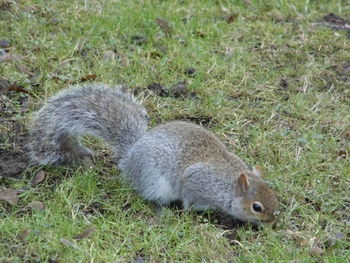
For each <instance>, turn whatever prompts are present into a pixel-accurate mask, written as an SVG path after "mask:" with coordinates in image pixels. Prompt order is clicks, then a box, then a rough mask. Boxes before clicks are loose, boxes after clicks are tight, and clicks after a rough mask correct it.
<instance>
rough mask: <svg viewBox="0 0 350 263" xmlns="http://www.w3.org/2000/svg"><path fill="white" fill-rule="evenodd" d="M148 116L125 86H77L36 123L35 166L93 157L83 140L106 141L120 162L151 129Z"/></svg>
mask: <svg viewBox="0 0 350 263" xmlns="http://www.w3.org/2000/svg"><path fill="white" fill-rule="evenodd" d="M147 124H148V115H147V113H146V111H145V109H144V108H143V107H142V106H141V104H139V103H138V102H137V101H136V100H135V99H134V98H133V96H132V95H130V94H128V93H126V92H124V91H122V88H121V87H118V86H117V87H111V86H108V85H104V84H99V83H96V84H89V85H82V86H73V87H71V88H70V89H65V90H63V91H61V92H59V93H57V94H56V95H55V96H53V97H52V98H50V99H49V100H48V103H47V104H46V105H45V106H44V107H42V108H41V109H40V110H39V111H38V112H37V113H36V115H35V117H34V120H33V122H32V134H31V142H30V144H29V148H30V157H31V160H32V162H33V163H34V164H67V163H74V162H76V161H81V160H84V159H85V158H90V157H91V152H90V150H89V149H87V148H86V147H84V146H83V145H81V143H80V137H81V136H84V135H93V136H96V137H100V138H102V139H104V140H105V141H106V142H107V143H108V144H109V145H111V147H112V150H113V152H114V154H115V158H117V159H119V158H120V157H121V156H122V155H123V154H125V153H126V151H127V150H128V148H130V146H131V145H132V144H134V143H135V142H136V141H137V139H138V138H139V137H140V136H142V135H143V134H144V133H145V132H146V129H147Z"/></svg>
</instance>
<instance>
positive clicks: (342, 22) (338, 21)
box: [316, 13, 350, 39]
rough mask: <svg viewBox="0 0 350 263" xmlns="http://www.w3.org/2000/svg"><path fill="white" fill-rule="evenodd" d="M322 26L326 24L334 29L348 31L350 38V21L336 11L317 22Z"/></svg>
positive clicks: (349, 37)
mask: <svg viewBox="0 0 350 263" xmlns="http://www.w3.org/2000/svg"><path fill="white" fill-rule="evenodd" d="M316 24H317V25H320V26H326V27H329V28H331V29H333V30H340V31H345V32H347V35H348V39H350V21H349V20H346V19H344V18H342V17H340V16H338V15H336V14H334V13H329V14H327V15H325V16H324V17H323V18H322V19H321V20H320V21H318V22H317V23H316Z"/></svg>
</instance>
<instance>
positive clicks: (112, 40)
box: [0, 0, 350, 262]
mask: <svg viewBox="0 0 350 263" xmlns="http://www.w3.org/2000/svg"><path fill="white" fill-rule="evenodd" d="M329 13H335V14H337V15H339V16H341V17H344V18H346V17H348V18H349V17H350V5H349V3H348V2H346V1H337V0H334V1H325V0H324V1H306V0H305V1H303V0H293V1H292V0H290V1H285V0H272V1H261V0H251V1H249V0H248V1H225V0H222V1H209V0H208V1H199V0H197V1H196V0H194V1H186V0H184V1H149V0H144V1H136V0H135V1H131V0H130V1H102V0H100V1H97V0H86V1H63V0H62V1H43V0H28V1H7V0H1V1H0V28H1V34H0V35H1V37H0V38H1V39H6V40H9V41H10V42H11V45H10V48H9V49H8V50H7V51H9V52H10V53H11V54H15V55H16V56H17V59H10V60H9V61H5V62H2V63H0V75H1V78H3V79H6V80H9V81H10V82H16V83H17V84H21V85H23V87H24V88H25V89H26V90H28V91H30V93H31V99H30V100H29V109H28V110H29V112H26V113H21V111H20V110H19V109H21V107H23V106H22V105H21V101H23V99H28V96H27V95H26V94H22V93H17V94H15V95H13V97H12V98H11V100H4V99H2V100H1V101H0V103H3V104H4V105H5V106H3V107H2V108H4V107H8V108H13V109H15V113H11V114H9V113H8V112H0V114H1V115H0V117H3V119H6V118H12V119H15V120H16V121H18V122H21V123H22V122H24V123H27V122H28V119H29V116H30V112H31V111H33V110H35V109H37V108H38V107H39V106H40V105H42V104H43V103H44V101H45V100H46V99H47V98H48V97H49V96H50V95H52V94H54V93H55V92H56V91H57V90H59V89H63V88H65V87H67V86H68V85H69V84H74V83H79V82H80V79H81V78H82V77H84V76H87V75H89V74H96V76H97V78H96V81H100V82H105V83H110V84H119V83H121V84H124V85H127V86H128V87H130V88H131V89H135V90H138V91H141V92H142V93H146V94H148V95H147V96H145V97H144V104H145V106H146V107H147V110H148V112H149V113H150V116H151V123H152V125H156V124H157V123H161V122H165V121H168V120H173V119H191V120H193V121H197V122H201V123H202V124H203V125H204V126H207V128H208V129H210V130H211V131H213V132H215V134H217V136H218V137H219V138H220V139H221V140H222V141H223V142H225V143H226V145H227V146H228V147H229V148H230V149H231V150H232V151H234V152H236V153H237V154H239V155H240V156H241V157H242V158H244V159H245V160H247V162H249V163H250V164H254V165H260V166H262V167H263V168H264V171H265V174H266V179H267V180H269V181H270V182H271V185H272V187H273V188H274V189H275V190H276V192H277V194H278V196H279V200H280V203H281V209H280V210H281V211H280V215H279V220H278V223H277V225H276V227H275V228H274V229H270V228H261V229H259V230H256V229H254V228H252V227H251V226H249V225H244V226H242V227H240V228H237V229H232V230H225V229H223V228H221V227H220V226H218V225H217V224H215V223H213V222H212V221H210V220H209V221H207V220H206V218H203V217H201V216H200V215H197V214H195V213H194V212H184V213H181V212H178V211H177V210H176V209H165V212H164V214H162V216H161V218H159V217H157V216H156V215H155V212H154V211H153V210H152V206H151V205H150V204H149V203H147V202H146V201H144V200H143V199H142V198H140V197H139V196H137V195H136V193H134V192H133V191H132V190H131V189H129V188H128V186H127V184H125V183H124V182H122V180H121V178H120V177H119V176H118V171H117V170H116V169H115V168H113V167H112V166H111V165H110V164H109V161H108V158H106V157H105V155H104V150H101V151H102V153H101V154H100V155H101V158H99V160H98V163H97V164H96V166H94V167H75V168H64V167H58V168H57V167H43V169H44V170H45V172H46V178H45V181H44V182H43V183H41V184H39V185H37V186H35V187H33V186H31V184H30V181H31V178H32V176H33V175H34V174H35V173H36V171H38V170H39V169H41V168H40V167H34V168H31V169H28V170H27V171H25V172H24V173H23V174H22V176H21V177H20V178H19V179H18V178H17V179H9V178H0V184H1V186H3V187H8V188H13V189H21V188H25V189H26V191H24V192H22V193H21V194H20V195H19V196H20V199H19V202H18V203H17V205H14V206H11V205H8V204H6V203H4V202H2V201H1V203H0V262H201V261H202V262H346V261H347V260H348V259H349V257H350V253H349V248H350V242H349V237H350V233H349V220H350V218H349V214H350V199H349V189H350V177H349V174H350V165H349V153H350V88H349V84H350V81H349V71H348V67H349V65H348V63H349V60H350V53H349V49H348V47H349V43H350V40H349V39H348V38H347V35H346V33H345V32H342V31H334V30H332V29H330V28H327V27H325V26H324V25H322V24H317V23H316V22H318V21H320V20H322V18H323V17H324V16H325V15H327V14H329ZM230 15H231V18H229V19H228V17H229V16H230ZM225 17H226V18H225ZM157 18H161V19H163V20H164V21H167V22H168V25H170V27H171V30H169V29H167V27H166V26H165V27H164V25H163V26H162V25H161V23H158V24H157V22H156V19H157ZM230 19H231V20H230ZM228 20H230V21H228ZM170 31H171V32H170ZM135 36H137V37H135ZM135 38H138V39H141V40H140V41H141V42H143V43H135V41H134V40H135ZM133 39H134V40H133ZM106 51H108V52H109V53H108V52H106ZM111 51H113V52H114V54H113V55H111ZM187 68H194V69H195V70H196V75H195V76H193V77H190V76H187V75H186V74H185V73H184V71H185V69H187ZM183 80H185V81H186V85H187V89H188V90H189V91H192V92H195V93H196V98H191V97H186V98H176V97H173V96H169V97H159V96H156V95H154V94H152V93H149V92H148V93H147V91H146V87H147V86H148V85H149V84H151V83H154V82H159V83H161V84H162V85H164V86H166V87H172V86H174V85H176V84H177V83H179V82H180V81H183ZM0 95H1V94H0ZM3 98H5V99H6V97H3ZM0 125H1V126H2V127H1V129H0V130H1V131H2V133H3V135H2V141H1V142H2V144H1V148H0V149H2V150H4V149H5V148H6V147H11V142H10V141H9V140H8V139H7V137H6V136H7V135H6V132H7V133H10V132H9V131H10V128H9V127H10V126H11V125H9V124H8V122H6V121H5V120H2V122H1V123H0ZM10 135H11V134H10ZM33 201H40V202H42V203H43V204H44V205H45V209H43V210H40V209H37V210H35V211H33V212H28V211H27V210H25V209H24V208H25V207H26V206H27V205H28V204H29V203H31V202H33ZM91 225H94V226H95V230H94V231H93V232H92V233H90V235H89V236H88V237H85V238H82V239H81V240H77V239H75V237H76V235H78V234H81V233H83V232H84V231H85V230H86V229H87V228H88V227H89V226H91ZM339 233H344V235H341V234H339ZM62 239H63V240H62ZM315 247H316V248H320V249H322V251H321V252H319V253H313V252H312V251H313V250H312V248H315ZM310 249H311V251H310Z"/></svg>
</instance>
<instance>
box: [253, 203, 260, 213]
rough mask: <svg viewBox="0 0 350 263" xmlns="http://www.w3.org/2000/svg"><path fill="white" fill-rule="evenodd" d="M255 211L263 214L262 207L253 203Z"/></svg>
mask: <svg viewBox="0 0 350 263" xmlns="http://www.w3.org/2000/svg"><path fill="white" fill-rule="evenodd" d="M253 210H254V212H257V213H261V212H262V207H261V205H260V204H258V203H253Z"/></svg>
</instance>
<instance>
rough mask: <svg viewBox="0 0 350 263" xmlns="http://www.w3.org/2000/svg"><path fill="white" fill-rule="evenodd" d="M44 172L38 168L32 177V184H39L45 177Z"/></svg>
mask: <svg viewBox="0 0 350 263" xmlns="http://www.w3.org/2000/svg"><path fill="white" fill-rule="evenodd" d="M45 176H46V174H45V172H44V171H43V170H40V171H39V172H37V173H36V174H35V175H34V177H33V178H32V185H37V184H40V183H41V182H42V181H44V179H45Z"/></svg>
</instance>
